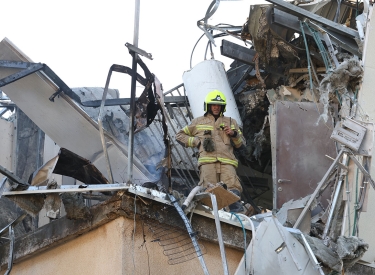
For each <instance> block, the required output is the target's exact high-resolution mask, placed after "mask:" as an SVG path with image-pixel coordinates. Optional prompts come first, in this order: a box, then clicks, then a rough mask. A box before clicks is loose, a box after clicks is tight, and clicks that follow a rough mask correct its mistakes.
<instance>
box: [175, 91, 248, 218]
mask: <svg viewBox="0 0 375 275" xmlns="http://www.w3.org/2000/svg"><path fill="white" fill-rule="evenodd" d="M226 103H227V102H226V98H225V96H224V94H223V93H222V92H220V91H218V90H213V91H211V92H210V93H208V94H207V96H206V98H205V101H204V111H205V114H204V115H203V116H201V117H197V118H195V119H193V121H192V122H191V124H190V125H188V126H185V127H184V128H183V129H181V130H180V131H179V132H178V133H177V135H176V140H177V141H178V142H179V143H180V144H182V145H184V146H185V147H197V148H198V149H199V158H198V167H199V171H200V181H199V183H198V184H199V185H203V187H204V188H207V186H208V184H209V183H211V184H216V183H217V182H223V183H225V184H226V186H227V189H228V190H229V191H231V192H232V193H234V194H236V195H237V196H239V197H240V196H241V192H242V187H241V184H240V182H239V179H238V177H237V174H236V168H237V166H238V160H237V159H236V157H235V155H234V154H233V146H234V147H236V148H239V147H241V145H243V144H244V139H243V136H242V133H241V130H240V129H239V127H238V125H237V121H236V120H235V119H233V118H231V117H225V116H224V114H223V113H224V112H225V109H226ZM229 210H230V211H231V212H236V213H238V212H242V211H243V210H244V209H243V206H242V204H241V203H240V202H236V203H233V204H231V205H229Z"/></svg>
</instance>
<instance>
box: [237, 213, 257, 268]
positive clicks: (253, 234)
mask: <svg viewBox="0 0 375 275" xmlns="http://www.w3.org/2000/svg"><path fill="white" fill-rule="evenodd" d="M237 215H238V216H240V217H243V218H245V219H246V220H247V221H248V222H249V223H250V226H251V246H252V248H251V257H250V264H249V265H248V266H246V267H248V268H246V270H245V272H246V274H250V270H249V269H250V268H251V267H252V265H253V255H254V242H253V240H254V239H255V234H256V232H255V226H254V223H253V221H252V220H251V219H250V218H249V217H248V216H246V215H244V214H240V213H237Z"/></svg>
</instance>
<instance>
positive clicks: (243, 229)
mask: <svg viewBox="0 0 375 275" xmlns="http://www.w3.org/2000/svg"><path fill="white" fill-rule="evenodd" d="M230 213H231V214H232V215H234V216H235V217H236V218H237V219H238V221H239V222H240V224H241V227H242V231H243V237H244V242H245V247H244V250H245V252H244V254H245V270H246V232H245V226H244V225H243V223H242V220H241V218H240V217H239V216H238V215H237V214H236V213H233V212H230ZM253 252H254V251H252V253H253Z"/></svg>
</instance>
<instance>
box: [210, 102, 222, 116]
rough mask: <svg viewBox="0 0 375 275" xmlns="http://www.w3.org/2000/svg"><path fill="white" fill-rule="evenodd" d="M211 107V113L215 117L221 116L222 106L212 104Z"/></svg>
mask: <svg viewBox="0 0 375 275" xmlns="http://www.w3.org/2000/svg"><path fill="white" fill-rule="evenodd" d="M210 106H211V107H210V108H211V112H212V114H213V115H214V116H218V115H220V111H221V105H217V104H211V105H210Z"/></svg>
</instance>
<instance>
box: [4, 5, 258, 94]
mask: <svg viewBox="0 0 375 275" xmlns="http://www.w3.org/2000/svg"><path fill="white" fill-rule="evenodd" d="M2 2H3V3H2V4H1V10H2V12H1V15H0V25H1V26H2V27H1V28H0V40H2V39H3V38H4V37H7V38H8V39H9V40H11V41H12V42H13V43H14V44H15V45H16V46H17V47H18V48H19V49H20V50H21V51H23V52H24V53H25V54H26V55H27V56H29V57H30V58H31V59H32V60H33V62H40V63H45V64H47V65H48V66H49V67H50V68H51V69H52V70H53V71H54V72H55V73H56V74H57V75H58V76H59V77H60V78H61V79H62V80H63V81H64V82H65V83H66V84H67V85H68V86H69V87H71V88H75V87H104V86H105V82H106V78H107V74H108V70H109V68H110V66H111V65H112V64H119V65H124V66H128V67H130V68H131V64H132V58H131V56H130V54H129V52H128V49H127V48H126V47H125V43H127V42H128V43H130V44H133V42H134V41H133V40H134V13H135V11H134V6H135V0H121V1H120V0H107V1H92V0H91V1H87V0H75V1H72V0H65V1H46V0H34V1H29V0H28V1H26V0H19V1H2ZM211 2H212V1H211V0H190V1H176V0H174V1H172V0H159V1H157V0H140V22H139V32H138V37H139V40H138V47H139V48H141V49H142V50H145V51H146V52H148V53H151V54H152V56H153V60H149V59H147V58H144V57H141V58H142V60H143V61H144V62H145V63H146V65H147V66H148V68H149V69H150V71H151V72H152V73H154V74H155V75H156V76H157V77H158V79H159V80H160V81H161V83H162V84H163V88H164V92H165V91H168V90H169V89H171V88H173V87H175V86H177V85H179V84H181V83H182V75H183V73H184V71H187V70H189V69H190V55H191V52H192V50H193V47H194V45H195V43H196V42H197V40H198V39H199V37H200V36H201V35H202V34H203V32H202V31H201V30H200V29H199V28H198V27H197V21H198V20H200V19H202V18H203V17H204V15H205V13H206V11H207V9H208V7H209V4H210V3H211ZM259 2H260V1H259V0H243V1H221V3H220V5H219V8H218V10H217V11H216V13H215V14H214V15H213V16H212V17H211V19H209V21H208V23H209V24H212V25H215V24H218V23H228V24H232V25H236V26H242V25H243V24H244V23H245V22H246V19H247V17H248V15H249V11H250V5H251V4H256V3H259ZM214 34H215V33H214ZM225 39H227V40H230V41H232V42H235V43H238V44H240V45H243V46H244V42H242V41H241V40H238V39H235V38H231V37H226V38H225ZM207 41H208V40H207V38H206V37H204V38H202V39H201V41H200V42H199V44H198V45H197V48H196V50H195V52H194V55H193V59H192V65H193V67H194V65H196V64H198V63H199V62H201V61H203V60H204V51H205V48H206V45H207ZM216 45H217V47H214V56H215V59H216V60H220V61H222V62H223V63H224V64H225V67H226V69H228V68H229V64H230V63H231V62H232V61H233V60H232V59H229V58H226V57H224V56H221V54H220V48H219V47H220V45H221V41H220V40H217V43H216ZM207 58H208V59H209V58H210V54H208V55H207ZM137 70H138V71H139V70H140V68H139V67H138V69H137ZM130 79H131V77H130V76H129V75H125V74H120V73H113V74H112V78H111V82H110V88H115V89H118V90H119V91H120V96H121V97H130V90H131V84H130ZM141 88H142V87H141V86H139V87H138V89H137V94H138V93H139V92H140V91H142V89H141Z"/></svg>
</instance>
